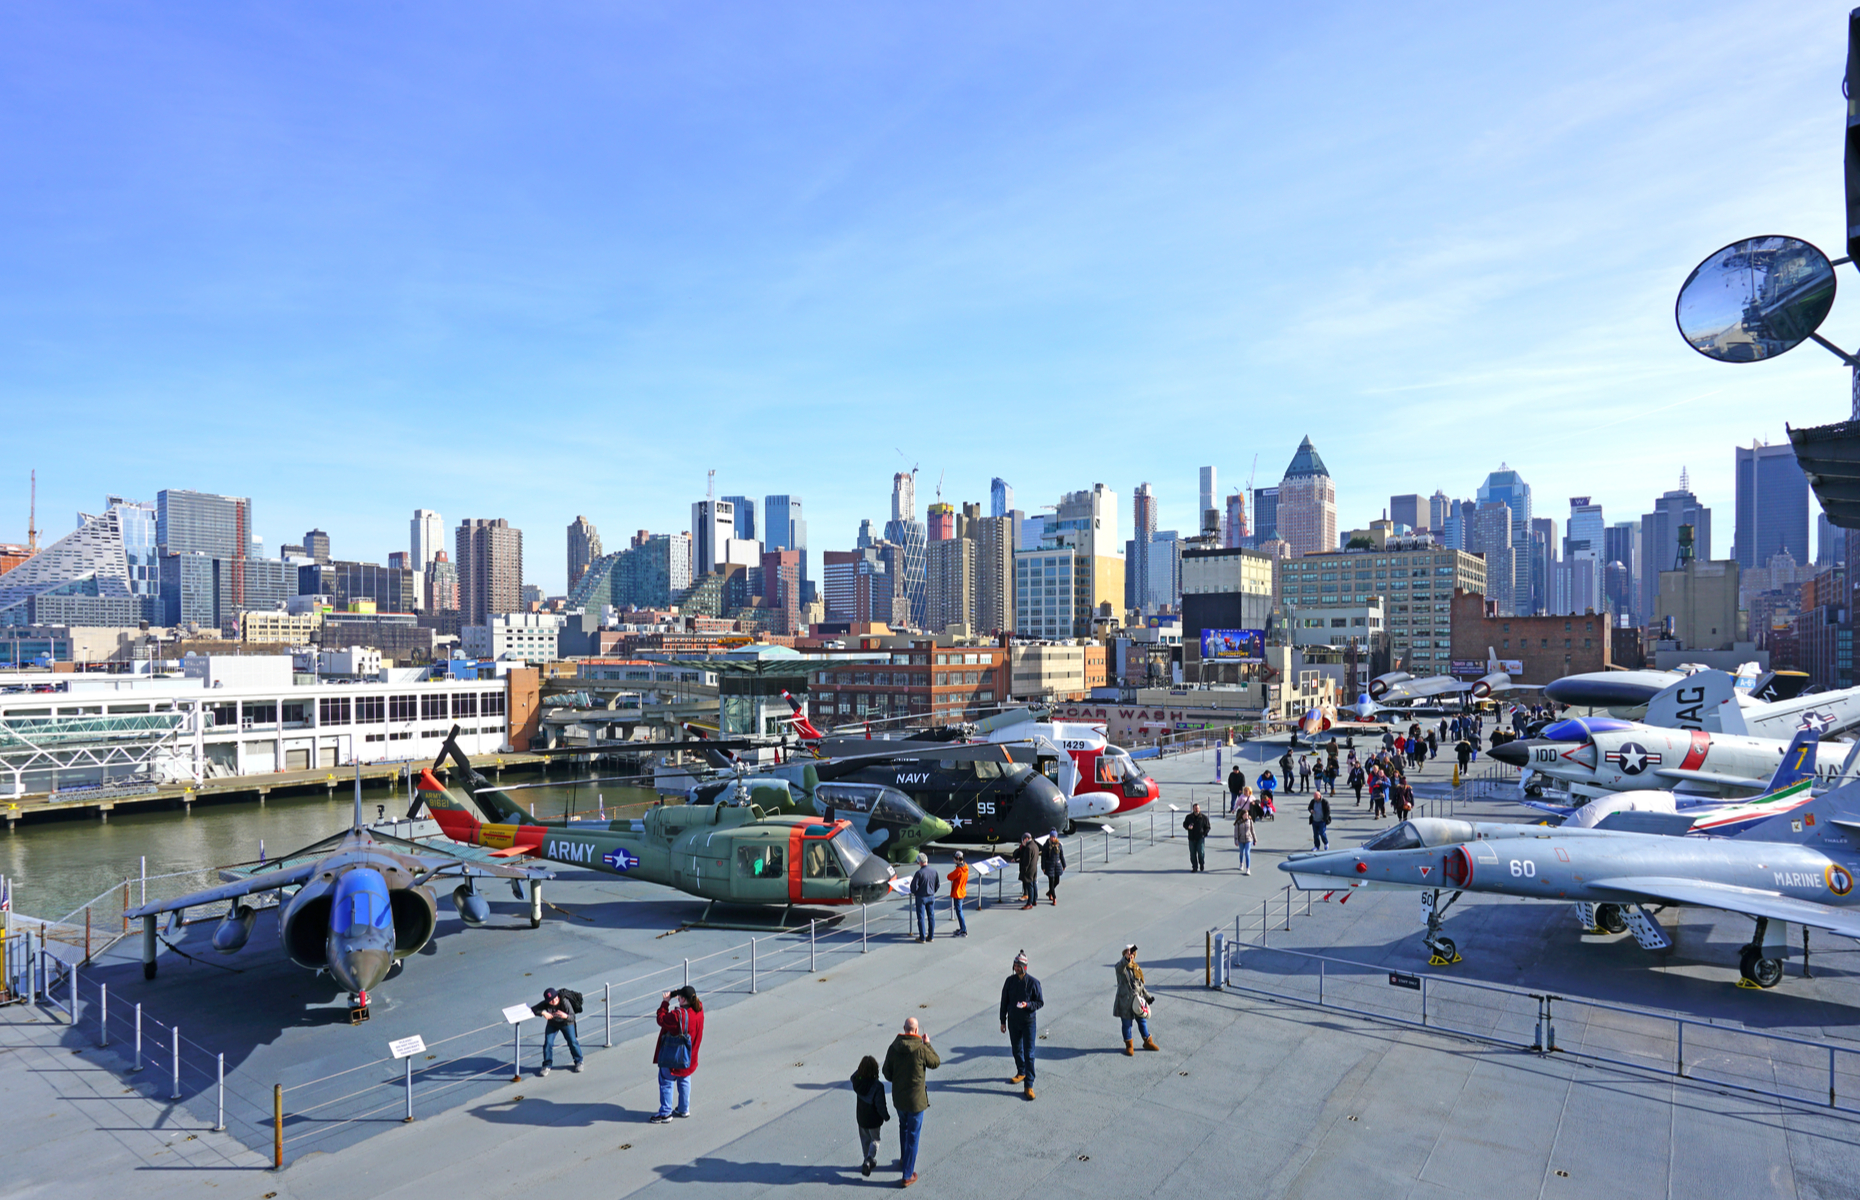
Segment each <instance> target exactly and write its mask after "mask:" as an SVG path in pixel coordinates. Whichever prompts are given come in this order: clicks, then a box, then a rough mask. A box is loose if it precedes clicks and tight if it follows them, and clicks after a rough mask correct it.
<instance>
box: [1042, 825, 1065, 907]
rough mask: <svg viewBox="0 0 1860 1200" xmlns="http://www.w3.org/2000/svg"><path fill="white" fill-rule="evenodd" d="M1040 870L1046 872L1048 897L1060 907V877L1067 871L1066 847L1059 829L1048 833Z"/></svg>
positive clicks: (1055, 905) (1043, 847)
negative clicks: (1060, 838) (1060, 836)
mask: <svg viewBox="0 0 1860 1200" xmlns="http://www.w3.org/2000/svg"><path fill="white" fill-rule="evenodd" d="M1040 870H1041V871H1043V872H1045V874H1046V898H1047V899H1048V900H1050V901H1052V902H1053V907H1054V908H1058V907H1059V877H1060V876H1061V875H1064V874H1065V873H1066V848H1065V846H1064V845H1063V844H1062V843H1061V842H1060V840H1059V831H1058V830H1057V829H1055V830H1052V831H1050V832H1049V833H1048V834H1047V835H1046V842H1045V844H1043V845H1042V846H1041V847H1040Z"/></svg>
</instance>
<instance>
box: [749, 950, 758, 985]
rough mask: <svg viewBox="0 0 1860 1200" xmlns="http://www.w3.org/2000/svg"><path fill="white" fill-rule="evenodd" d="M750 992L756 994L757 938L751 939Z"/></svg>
mask: <svg viewBox="0 0 1860 1200" xmlns="http://www.w3.org/2000/svg"><path fill="white" fill-rule="evenodd" d="M749 994H750V995H752V996H753V995H755V994H756V939H754V938H750V939H749Z"/></svg>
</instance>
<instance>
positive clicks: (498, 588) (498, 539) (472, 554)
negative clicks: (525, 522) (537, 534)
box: [452, 517, 523, 625]
mask: <svg viewBox="0 0 1860 1200" xmlns="http://www.w3.org/2000/svg"><path fill="white" fill-rule="evenodd" d="M453 551H454V554H453V559H454V561H453V564H452V565H453V568H454V569H455V570H456V571H457V572H458V587H459V624H461V625H483V624H484V623H485V621H486V620H487V619H488V618H490V617H491V616H493V615H495V614H498V613H512V612H521V611H523V531H522V530H521V529H512V528H511V527H510V522H509V521H506V520H504V519H503V518H502V517H498V518H496V519H495V520H485V519H483V518H471V519H468V520H464V521H460V522H459V527H458V530H457V531H456V532H455V534H454V535H453Z"/></svg>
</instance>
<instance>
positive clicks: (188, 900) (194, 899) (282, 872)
mask: <svg viewBox="0 0 1860 1200" xmlns="http://www.w3.org/2000/svg"><path fill="white" fill-rule="evenodd" d="M321 863H322V860H321V859H310V860H307V861H304V862H300V863H298V864H296V865H295V866H291V867H284V868H281V869H279V870H276V871H260V872H259V873H258V874H256V875H248V876H246V877H245V878H244V879H238V880H235V881H233V882H232V883H222V884H221V885H220V886H218V887H211V888H207V889H205V890H204V891H198V892H189V893H188V894H187V895H185V896H177V897H176V898H174V899H173V900H156V901H152V902H151V903H148V904H144V905H142V906H140V907H138V908H132V909H130V910H129V911H128V912H126V913H124V914H123V915H124V916H125V917H129V918H135V917H148V916H153V915H154V914H156V913H165V912H173V911H174V910H175V909H177V908H202V907H205V906H206V905H209V904H217V903H219V902H220V901H222V900H235V899H237V898H238V897H240V896H249V895H251V894H252V893H253V892H268V891H272V890H273V889H275V888H281V887H291V886H292V885H294V884H299V883H302V882H303V881H304V880H306V879H308V878H310V877H311V876H312V875H314V874H316V869H317V867H318V866H319V865H321Z"/></svg>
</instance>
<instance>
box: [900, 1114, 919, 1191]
mask: <svg viewBox="0 0 1860 1200" xmlns="http://www.w3.org/2000/svg"><path fill="white" fill-rule="evenodd" d="M923 1132H924V1115H923V1113H921V1112H905V1111H904V1110H903V1109H901V1108H900V1109H899V1110H898V1166H899V1168H900V1169H901V1170H902V1171H903V1172H904V1177H905V1178H906V1179H909V1178H910V1177H911V1176H913V1175H915V1174H917V1140H918V1139H919V1138H921V1137H922V1136H923Z"/></svg>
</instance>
